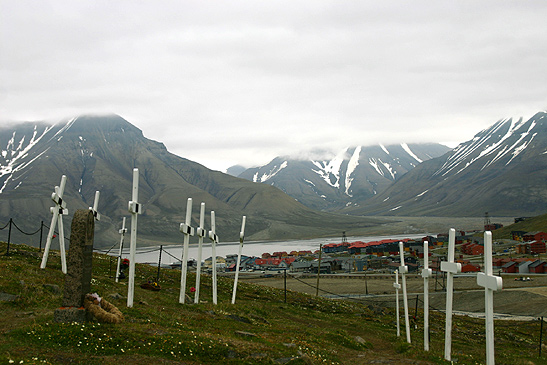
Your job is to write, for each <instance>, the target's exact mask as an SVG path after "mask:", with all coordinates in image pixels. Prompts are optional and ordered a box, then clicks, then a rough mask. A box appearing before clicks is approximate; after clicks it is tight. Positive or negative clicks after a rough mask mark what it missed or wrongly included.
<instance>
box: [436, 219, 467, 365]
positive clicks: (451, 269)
mask: <svg viewBox="0 0 547 365" xmlns="http://www.w3.org/2000/svg"><path fill="white" fill-rule="evenodd" d="M455 249H456V230H455V229H454V228H450V231H449V232H448V260H447V261H443V262H441V271H444V272H446V326H445V331H444V358H445V359H446V360H448V361H451V354H450V353H451V351H452V303H453V301H454V274H457V273H459V272H461V271H462V264H460V263H456V262H454V254H455V252H454V251H455Z"/></svg>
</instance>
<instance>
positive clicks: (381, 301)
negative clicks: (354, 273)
mask: <svg viewBox="0 0 547 365" xmlns="http://www.w3.org/2000/svg"><path fill="white" fill-rule="evenodd" d="M290 277H291V279H294V280H296V281H298V282H300V283H302V284H304V285H306V286H309V287H310V288H312V289H314V290H316V291H317V292H321V293H323V294H324V295H328V297H329V298H331V299H340V300H348V301H354V302H358V303H363V304H368V305H371V306H375V307H384V308H386V307H395V306H396V299H395V294H387V295H386V294H384V295H368V294H367V295H362V294H357V295H348V294H339V293H334V292H331V291H329V290H326V289H324V288H321V287H319V288H318V287H317V286H316V285H314V284H311V283H309V282H306V281H304V280H301V279H300V278H298V277H296V276H292V275H291V276H290ZM286 287H287V285H286V283H285V291H286V290H287V289H286ZM285 297H286V295H285ZM407 298H408V302H409V315H410V311H411V308H410V306H411V305H412V304H414V308H413V309H414V314H413V315H411V318H410V320H411V321H412V323H413V324H414V326H413V329H414V330H417V329H418V326H417V325H418V323H419V322H420V317H419V315H420V312H419V310H422V312H423V310H425V307H424V301H423V300H422V299H421V298H420V295H416V296H415V297H414V296H412V298H410V297H407ZM403 300H404V299H403V298H402V296H401V297H400V298H399V305H400V306H401V302H402V301H403ZM428 308H429V311H432V312H436V313H438V314H445V313H446V312H445V310H443V309H440V308H437V307H435V306H433V305H431V303H429V304H428ZM453 314H454V315H456V316H457V318H458V321H460V322H463V324H465V325H466V326H470V325H476V324H477V318H481V319H482V318H483V315H481V313H472V312H458V311H453ZM400 315H403V314H402V313H401V314H400ZM544 322H545V319H544V317H543V316H541V317H536V316H511V315H504V316H503V318H497V320H496V326H495V335H496V336H503V337H508V338H509V340H514V335H516V334H518V335H519V336H520V337H526V338H527V339H528V341H527V342H528V344H529V345H530V346H529V347H532V348H533V347H536V346H537V347H536V348H537V355H538V357H539V358H541V357H542V347H543V346H544V345H543V332H544V330H543V327H544V325H543V324H544ZM466 326H463V328H465V327H466ZM430 330H431V327H430ZM458 332H461V333H460V335H462V336H463V337H465V336H467V334H466V333H464V331H463V330H462V329H461V328H455V329H453V337H454V336H458ZM511 336H513V337H511ZM534 344H535V345H534Z"/></svg>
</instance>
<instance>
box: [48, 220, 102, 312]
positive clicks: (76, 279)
mask: <svg viewBox="0 0 547 365" xmlns="http://www.w3.org/2000/svg"><path fill="white" fill-rule="evenodd" d="M94 230H95V217H94V215H93V212H92V211H91V210H88V209H85V210H84V209H79V210H77V211H76V212H75V213H74V217H73V219H72V226H71V232H70V249H69V252H68V259H67V274H66V277H65V288H64V296H63V302H62V306H61V308H58V309H57V310H55V312H54V320H55V321H56V322H83V321H85V320H86V311H85V309H84V307H83V303H84V297H85V295H86V294H87V293H89V292H90V291H91V272H92V258H93V238H94Z"/></svg>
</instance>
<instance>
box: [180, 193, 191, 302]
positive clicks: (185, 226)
mask: <svg viewBox="0 0 547 365" xmlns="http://www.w3.org/2000/svg"><path fill="white" fill-rule="evenodd" d="M191 219H192V198H188V201H187V203H186V220H185V221H184V223H181V224H180V231H181V232H182V233H183V234H184V249H183V252H182V267H181V274H180V295H179V303H182V304H184V301H185V299H186V274H187V271H188V246H189V243H190V236H193V235H194V228H193V227H191V226H190V222H191Z"/></svg>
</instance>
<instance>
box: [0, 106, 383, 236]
mask: <svg viewBox="0 0 547 365" xmlns="http://www.w3.org/2000/svg"><path fill="white" fill-rule="evenodd" d="M0 148H1V151H2V152H1V156H0V189H1V190H0V202H1V203H2V204H0V219H6V220H7V219H10V218H14V219H16V221H18V222H21V221H23V222H25V221H26V222H27V226H31V225H32V226H35V225H36V221H39V220H40V219H41V220H43V221H45V222H48V221H49V220H50V219H51V216H50V215H49V214H48V212H49V207H50V206H51V205H52V202H51V200H50V198H49V197H50V195H51V192H52V191H53V188H54V186H56V185H58V184H59V181H60V178H61V175H67V185H66V188H65V195H64V199H65V201H66V202H67V206H68V209H69V213H70V215H71V214H73V212H74V211H75V210H76V209H87V208H88V207H90V206H92V205H93V198H94V195H95V191H96V190H98V191H100V193H101V199H100V202H99V212H100V213H101V216H102V220H101V222H100V223H98V224H97V234H98V236H97V237H99V240H97V241H96V242H97V243H98V244H99V245H102V246H106V245H109V244H110V243H114V242H116V241H118V239H119V236H118V235H117V227H118V226H119V222H120V221H121V218H122V217H123V216H128V215H129V213H128V212H127V202H128V201H129V200H130V197H131V194H130V193H131V186H132V170H133V168H134V167H137V168H139V176H140V177H139V202H140V203H141V204H143V206H144V214H143V215H142V216H141V217H140V218H139V237H140V239H142V241H143V242H150V243H161V242H179V241H180V240H181V239H182V238H181V237H182V235H181V234H180V232H178V226H179V224H180V222H182V221H184V215H185V208H186V200H187V198H188V197H191V198H193V214H192V225H194V226H196V225H197V224H198V222H199V217H198V215H199V209H198V206H199V204H200V203H201V202H202V201H204V202H205V203H206V211H207V218H206V222H209V214H210V211H211V210H215V211H216V218H217V231H218V234H219V236H220V239H221V240H223V239H224V240H230V238H228V237H233V238H231V240H232V241H237V240H238V239H239V228H240V225H241V216H242V215H249V217H248V219H247V234H246V236H247V237H248V238H249V239H257V240H259V239H277V238H283V237H295V238H298V237H314V236H318V235H329V234H330V235H336V236H338V235H339V233H337V232H339V231H340V228H339V227H338V226H337V225H342V226H345V227H348V228H349V229H357V230H359V229H362V228H363V227H367V226H369V225H370V224H372V222H373V221H374V220H372V219H370V220H368V221H367V220H365V219H362V218H357V217H356V218H351V219H349V220H348V218H347V217H345V216H337V215H326V214H323V213H320V212H315V211H313V210H310V209H309V208H306V207H304V206H303V205H301V204H300V203H298V202H296V201H295V200H294V199H292V198H290V197H289V196H287V195H286V194H284V193H283V192H281V191H280V190H279V189H277V188H275V187H271V186H267V185H262V184H254V183H252V182H248V181H246V180H243V179H238V178H235V177H232V176H229V175H226V174H223V173H221V172H217V171H212V170H209V169H207V168H206V167H204V166H202V165H200V164H198V163H196V162H193V161H190V160H187V159H185V158H182V157H179V156H176V155H174V154H172V153H170V152H169V151H168V150H167V149H166V147H165V145H164V144H163V143H160V142H157V141H152V140H150V139H147V138H145V137H144V135H143V133H142V131H141V130H140V129H138V128H137V127H135V126H133V125H132V124H131V123H129V122H128V121H126V120H125V119H123V118H121V117H120V116H117V115H106V116H104V115H102V116H97V115H83V116H79V117H76V118H72V119H65V120H62V121H60V122H59V123H57V124H54V125H48V124H46V123H42V122H38V123H34V124H32V123H23V124H22V125H20V126H19V127H17V128H15V129H13V127H12V128H8V127H7V128H0ZM324 221H331V222H332V224H331V225H329V224H327V226H325V224H324ZM206 224H208V223H206ZM22 225H23V226H24V224H22ZM322 226H323V227H322ZM108 242H110V243H108Z"/></svg>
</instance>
